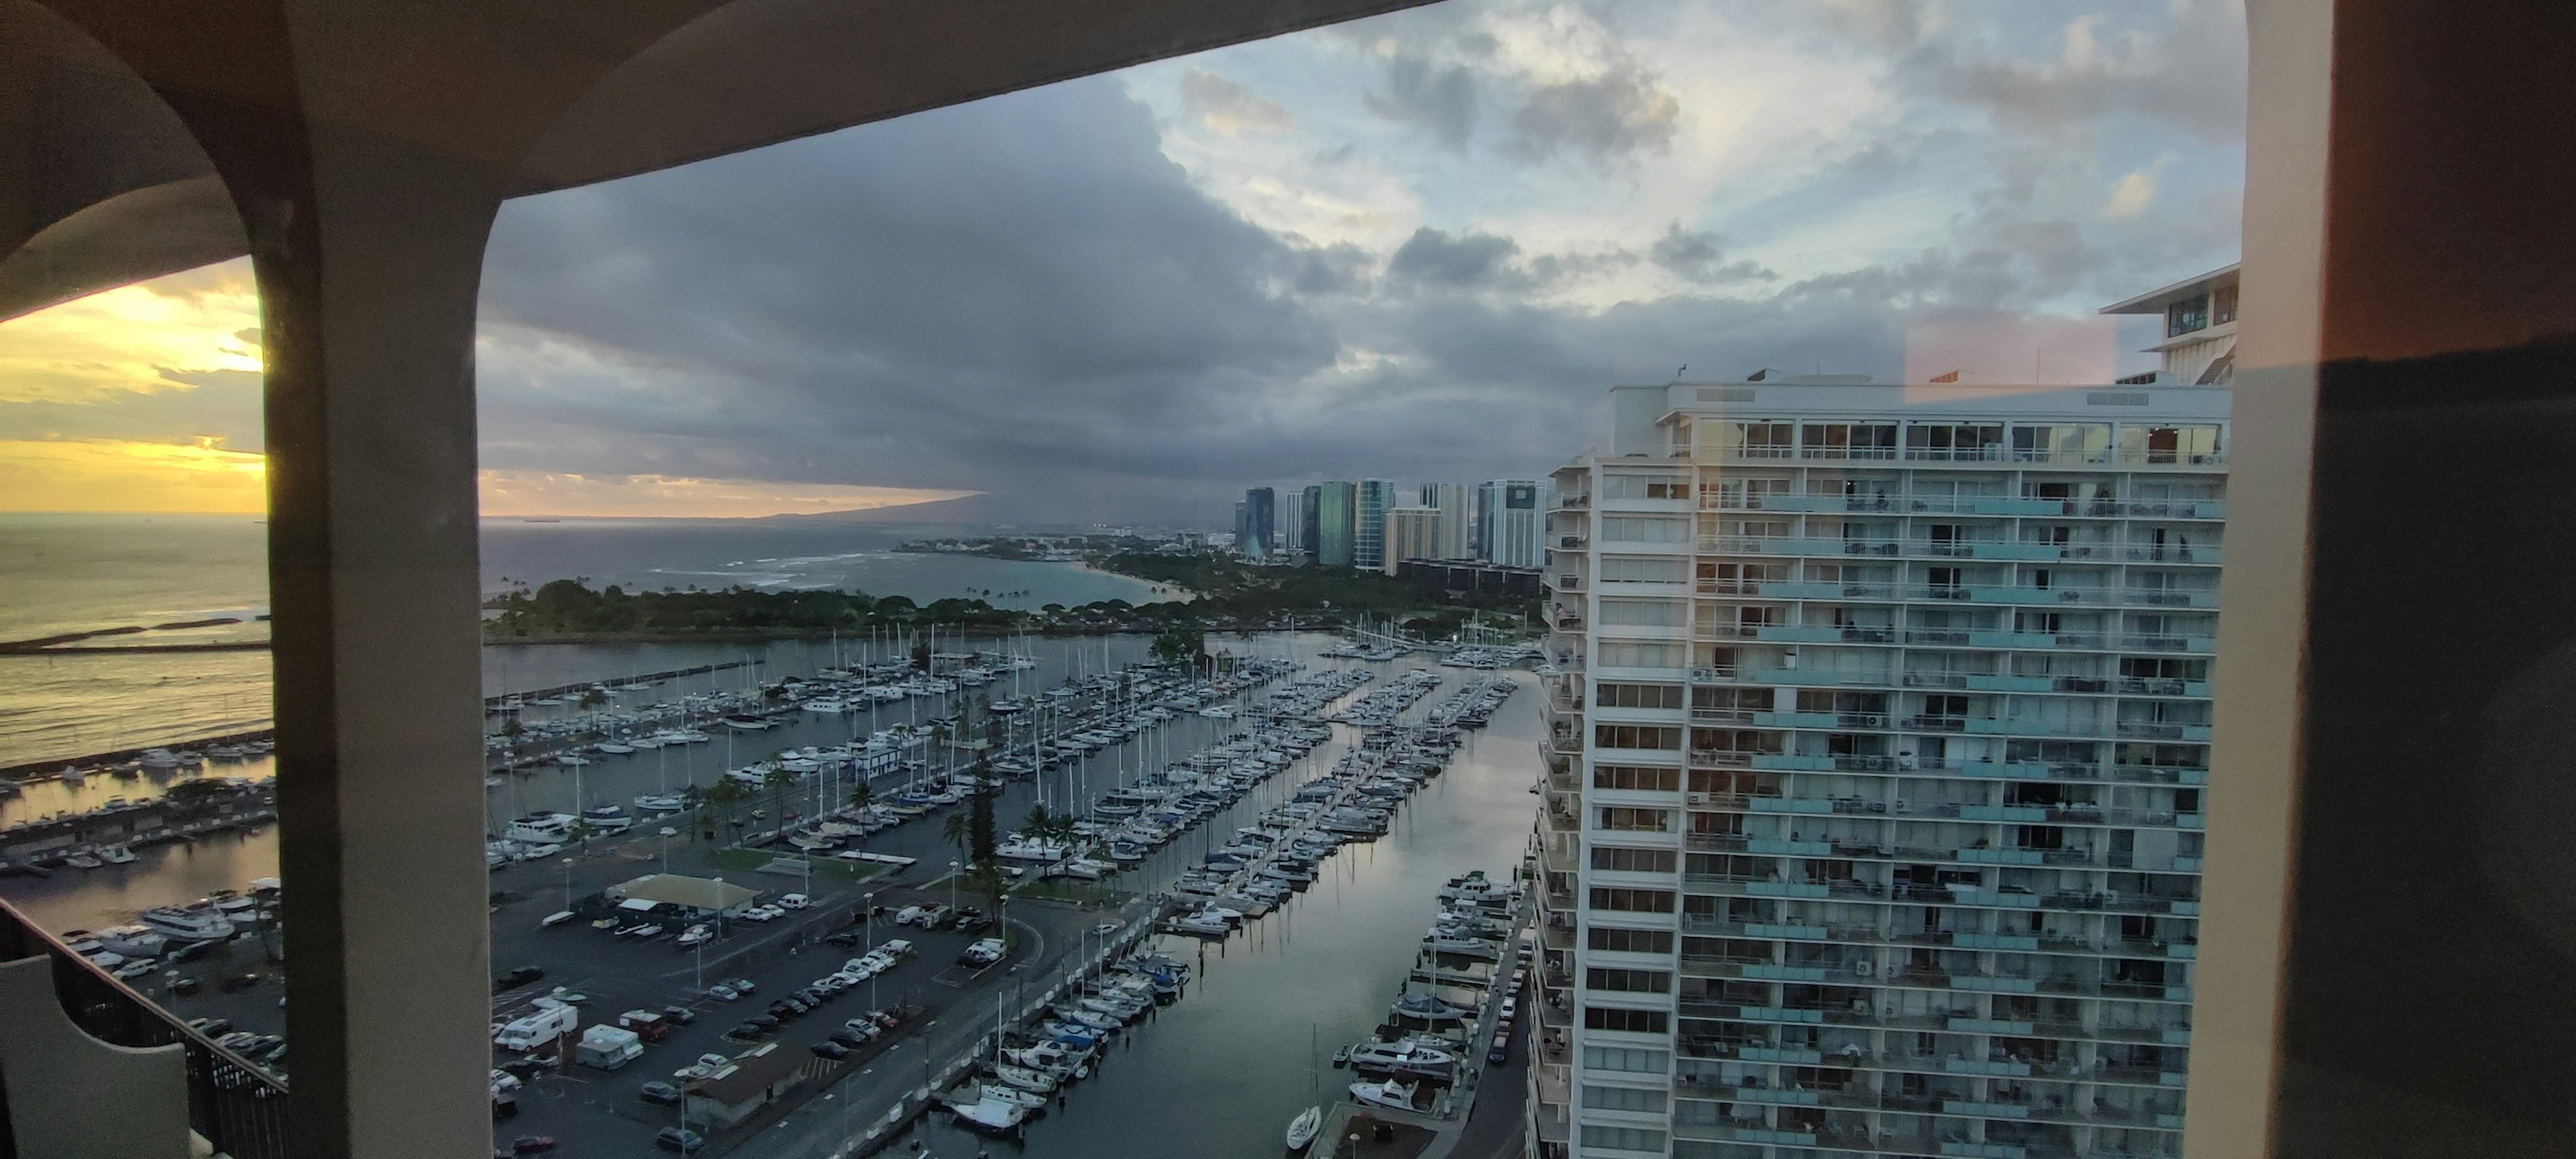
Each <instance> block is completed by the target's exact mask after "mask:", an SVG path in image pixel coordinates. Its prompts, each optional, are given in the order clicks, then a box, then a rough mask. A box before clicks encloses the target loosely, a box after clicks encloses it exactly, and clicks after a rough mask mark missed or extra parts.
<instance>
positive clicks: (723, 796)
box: [706, 777, 751, 840]
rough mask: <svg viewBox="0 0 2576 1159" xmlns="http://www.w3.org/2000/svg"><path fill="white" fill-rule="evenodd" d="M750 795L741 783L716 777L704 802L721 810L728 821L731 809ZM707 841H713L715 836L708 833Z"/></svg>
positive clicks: (730, 818)
mask: <svg viewBox="0 0 2576 1159" xmlns="http://www.w3.org/2000/svg"><path fill="white" fill-rule="evenodd" d="M750 795H751V790H749V789H746V788H743V787H742V782H740V781H737V780H734V779H733V778H732V777H718V778H716V783H715V784H714V785H713V786H711V787H710V788H708V789H707V793H706V802H707V804H708V805H710V806H712V807H714V808H717V809H721V810H723V811H724V817H725V819H726V820H728V821H730V820H732V819H733V807H734V806H735V805H738V804H741V803H742V801H743V798H745V797H749V796H750ZM707 839H708V840H714V839H715V834H714V833H713V832H709V833H708V834H707Z"/></svg>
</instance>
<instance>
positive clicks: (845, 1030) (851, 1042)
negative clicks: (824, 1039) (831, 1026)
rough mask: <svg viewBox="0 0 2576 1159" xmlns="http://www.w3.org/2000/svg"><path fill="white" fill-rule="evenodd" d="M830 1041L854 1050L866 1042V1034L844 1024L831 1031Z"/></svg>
mask: <svg viewBox="0 0 2576 1159" xmlns="http://www.w3.org/2000/svg"><path fill="white" fill-rule="evenodd" d="M832 1041H834V1042H837V1043H840V1044H841V1045H843V1046H846V1047H849V1048H850V1049H852V1050H856V1049H858V1048H860V1047H862V1046H866V1045H867V1044H868V1036H867V1035H864V1034H861V1033H859V1032H858V1031H855V1030H852V1029H850V1028H849V1027H846V1026H844V1027H842V1028H840V1029H839V1030H835V1031H833V1032H832Z"/></svg>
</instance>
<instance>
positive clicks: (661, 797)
mask: <svg viewBox="0 0 2576 1159" xmlns="http://www.w3.org/2000/svg"><path fill="white" fill-rule="evenodd" d="M688 807H689V803H688V801H687V800H685V799H683V798H682V797H681V796H680V795H679V794H676V793H646V794H644V795H643V796H641V797H637V798H635V811H636V812H639V813H677V812H680V811H682V810H684V809H687V808H688Z"/></svg>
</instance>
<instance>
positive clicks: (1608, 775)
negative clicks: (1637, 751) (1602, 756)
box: [1592, 765, 1682, 793]
mask: <svg viewBox="0 0 2576 1159" xmlns="http://www.w3.org/2000/svg"><path fill="white" fill-rule="evenodd" d="M1681 777H1682V771H1681V770H1680V769H1655V768H1645V767H1641V766H1638V765H1595V766H1593V769H1592V787H1593V788H1596V789H1626V790H1630V791H1632V792H1639V793H1671V792H1677V791H1679V790H1680V788H1681Z"/></svg>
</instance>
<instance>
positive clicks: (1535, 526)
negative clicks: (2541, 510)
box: [1476, 479, 1548, 567]
mask: <svg viewBox="0 0 2576 1159" xmlns="http://www.w3.org/2000/svg"><path fill="white" fill-rule="evenodd" d="M1547 488H1548V485H1547V484H1546V483H1543V482H1540V481H1539V480H1536V479H1501V480H1496V481H1494V482H1490V483H1483V484H1479V485H1478V486H1477V488H1476V536H1477V541H1476V558H1478V559H1481V560H1484V561H1485V562H1487V563H1492V564H1500V565H1502V566H1504V567H1537V566H1538V565H1539V564H1540V563H1541V562H1542V561H1544V559H1545V558H1546V553H1545V551H1544V550H1543V547H1542V541H1543V539H1544V538H1545V536H1546V534H1547Z"/></svg>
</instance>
